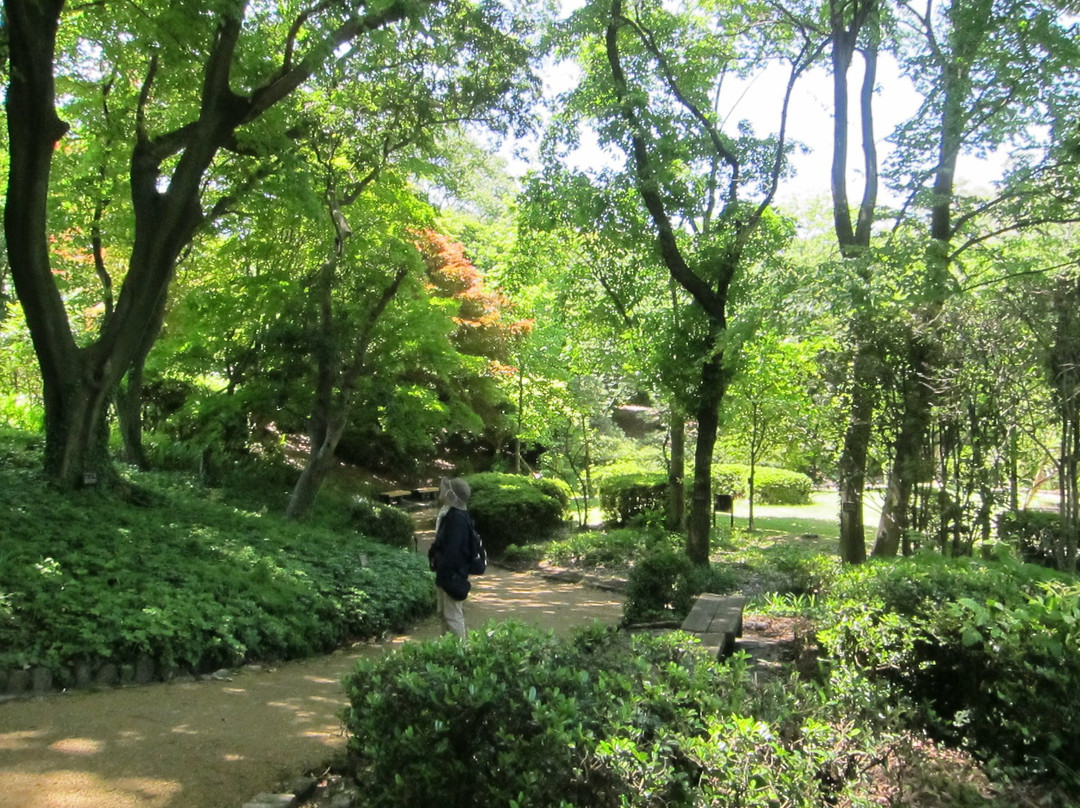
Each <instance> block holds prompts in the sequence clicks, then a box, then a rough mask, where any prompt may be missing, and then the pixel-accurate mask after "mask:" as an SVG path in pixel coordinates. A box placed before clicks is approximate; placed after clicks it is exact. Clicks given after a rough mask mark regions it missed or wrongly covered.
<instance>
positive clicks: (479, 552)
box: [469, 520, 487, 575]
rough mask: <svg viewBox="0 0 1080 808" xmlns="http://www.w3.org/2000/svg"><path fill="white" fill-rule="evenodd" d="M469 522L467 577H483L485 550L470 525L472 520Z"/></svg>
mask: <svg viewBox="0 0 1080 808" xmlns="http://www.w3.org/2000/svg"><path fill="white" fill-rule="evenodd" d="M469 522H470V524H469V529H470V538H469V575H483V574H484V572H485V571H486V570H487V550H485V549H484V542H483V540H482V539H481V538H480V534H479V533H477V532H476V528H475V527H474V526H473V525H472V520H469Z"/></svg>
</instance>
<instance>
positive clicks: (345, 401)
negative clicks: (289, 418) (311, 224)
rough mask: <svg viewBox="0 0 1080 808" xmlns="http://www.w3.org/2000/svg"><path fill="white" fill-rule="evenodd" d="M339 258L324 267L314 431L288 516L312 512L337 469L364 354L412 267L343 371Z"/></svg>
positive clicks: (401, 274) (380, 305)
mask: <svg viewBox="0 0 1080 808" xmlns="http://www.w3.org/2000/svg"><path fill="white" fill-rule="evenodd" d="M336 263H337V261H336V259H334V260H332V261H329V262H327V264H325V265H324V266H323V268H322V270H321V276H322V277H321V279H320V290H321V294H322V298H321V300H320V307H321V310H322V323H321V324H322V327H323V334H322V336H323V341H324V342H325V343H326V345H325V346H324V349H323V350H321V351H320V352H319V359H318V363H319V369H318V375H317V377H316V390H315V403H314V406H313V409H312V413H311V419H310V428H309V435H310V437H311V451H310V454H309V455H308V460H307V463H306V464H305V465H304V470H303V471H302V472H301V473H300V477H299V479H298V480H297V481H296V485H294V486H293V491H292V494H291V495H290V496H289V504H288V506H287V507H286V510H285V516H286V517H287V518H289V519H300V518H302V517H303V516H304V515H306V514H307V512H308V510H309V509H310V508H311V505H312V504H313V503H314V502H315V497H316V496H317V495H318V493H319V489H320V488H321V486H322V483H323V481H324V480H325V479H326V475H327V472H329V471H330V469H332V468H333V467H334V461H335V457H336V452H337V446H338V443H339V442H340V441H341V436H342V434H344V432H345V427H346V426H348V423H349V414H350V408H351V407H352V401H353V394H354V392H355V390H356V385H357V382H358V381H359V379H360V375H361V373H362V372H363V371H364V368H365V358H366V356H367V351H368V348H369V347H370V346H371V342H372V339H373V337H374V330H375V326H376V324H377V323H378V321H379V319H380V318H381V317H382V315H383V312H385V311H386V307H387V306H389V305H390V301H392V300H393V299H394V297H396V296H397V293H398V289H400V288H401V284H402V282H403V281H404V280H405V276H406V275H407V274H408V269H407V267H400V268H399V269H398V270H397V272H396V274H395V275H394V278H393V280H392V281H391V282H390V284H389V286H387V287H386V288H385V289H384V290H383V291H382V294H381V295H380V297H379V299H378V300H377V301H376V302H375V303H374V305H373V306H372V309H371V311H370V312H368V314H367V319H366V320H365V322H364V325H363V328H361V330H360V333H359V335H358V336H357V338H356V340H355V341H354V342H353V344H352V345H351V351H350V360H349V364H348V365H346V366H345V367H344V368H341V369H340V370H339V369H338V360H337V356H338V352H339V350H340V349H339V348H338V347H337V346H333V345H331V344H329V340H330V339H331V337H332V334H333V331H334V323H333V311H332V308H331V305H330V304H331V300H330V295H331V291H332V285H333V270H334V267H335V266H336Z"/></svg>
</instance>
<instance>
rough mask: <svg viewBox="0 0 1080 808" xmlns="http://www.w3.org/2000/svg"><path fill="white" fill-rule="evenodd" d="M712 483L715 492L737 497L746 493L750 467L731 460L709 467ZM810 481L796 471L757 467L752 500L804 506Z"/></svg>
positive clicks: (748, 485)
mask: <svg viewBox="0 0 1080 808" xmlns="http://www.w3.org/2000/svg"><path fill="white" fill-rule="evenodd" d="M713 486H714V488H715V491H716V492H717V493H732V494H734V495H735V496H736V497H738V498H745V497H747V496H749V495H750V467H749V466H743V465H738V464H734V463H726V464H723V465H718V466H713ZM813 487H814V484H813V482H812V481H811V479H810V478H809V477H807V476H806V475H805V474H802V473H800V472H798V471H788V470H787V469H775V468H771V467H770V466H757V467H756V468H755V469H754V499H755V500H756V501H757V502H758V503H760V504H763V505H764V504H768V505H806V504H808V503H809V502H810V492H811V491H812V490H813Z"/></svg>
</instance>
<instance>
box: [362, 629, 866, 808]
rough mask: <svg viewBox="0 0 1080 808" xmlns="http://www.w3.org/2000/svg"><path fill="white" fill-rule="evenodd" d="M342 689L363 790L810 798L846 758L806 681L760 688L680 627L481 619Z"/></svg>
mask: <svg viewBox="0 0 1080 808" xmlns="http://www.w3.org/2000/svg"><path fill="white" fill-rule="evenodd" d="M345 689H346V693H347V695H348V699H349V707H348V708H347V709H346V712H345V716H344V718H345V724H346V727H347V730H348V732H349V750H350V753H351V755H352V756H353V764H354V770H355V774H356V776H357V778H358V779H359V780H360V783H361V786H362V790H363V792H364V794H365V795H366V797H367V802H368V804H371V805H410V806H417V808H426V807H427V806H439V807H440V808H442V807H443V806H447V808H457V807H458V806H475V808H495V807H496V806H497V807H498V808H505V807H506V806H519V807H520V806H575V805H578V806H589V808H608V807H609V806H610V808H616V806H627V807H628V808H629V807H633V808H638V807H640V808H645V807H646V806H657V805H736V804H738V805H740V806H745V808H765V807H766V806H775V805H779V804H783V805H789V806H797V807H798V808H810V807H811V806H820V805H824V804H830V803H831V802H832V801H833V800H835V799H836V798H837V797H838V791H839V789H837V788H835V787H834V786H831V785H829V783H831V782H833V781H832V780H831V779H830V778H829V777H828V774H829V773H830V772H831V771H833V770H835V769H839V770H843V769H842V767H843V764H844V761H850V760H853V757H852V756H851V755H850V752H851V741H852V738H853V737H854V734H855V733H854V732H852V731H850V730H847V731H845V730H844V729H840V728H834V725H832V724H828V723H825V722H823V721H821V720H820V719H818V718H816V717H815V716H816V715H817V714H819V713H820V712H821V711H822V710H823V709H824V707H823V706H822V704H823V703H822V701H821V700H820V699H819V698H818V697H817V695H816V693H815V691H813V690H810V689H807V688H802V687H800V686H798V685H797V684H796V685H794V686H793V685H792V684H791V683H784V687H777V688H775V689H772V690H769V691H768V692H767V693H765V694H763V695H762V697H761V698H760V699H758V697H757V695H756V694H755V693H754V692H753V691H752V690H751V685H750V678H749V673H748V671H747V667H746V664H745V657H743V656H738V657H736V658H735V659H734V660H732V661H731V662H730V663H729V664H727V665H724V666H721V665H719V664H717V663H716V662H715V661H714V660H712V659H711V655H709V654H707V653H706V652H705V650H704V649H703V648H702V647H701V646H700V644H698V642H697V641H696V640H694V639H692V638H690V637H689V636H688V635H686V634H682V633H681V632H671V633H669V634H667V635H665V636H661V637H651V636H647V635H636V636H633V637H629V638H628V637H627V635H626V634H625V632H613V631H610V630H606V629H601V628H596V629H592V630H589V631H586V632H584V633H582V634H579V635H578V636H576V637H575V638H573V639H570V640H557V639H556V638H555V637H554V636H553V635H552V634H550V633H547V632H541V631H538V630H537V629H533V628H527V627H524V626H521V625H517V624H514V623H504V624H501V625H489V626H488V627H487V628H486V629H484V630H483V631H479V632H472V633H471V634H470V636H469V641H468V643H467V644H466V643H461V642H459V641H457V640H455V639H453V638H443V639H442V640H439V641H436V642H431V643H413V644H408V645H406V646H405V647H403V648H402V649H401V651H400V652H399V653H396V654H392V655H387V656H384V657H380V658H376V659H370V660H363V661H361V662H359V663H358V664H357V667H356V668H355V669H354V671H353V672H352V673H351V674H350V675H349V676H347V677H346V679H345ZM835 726H836V727H843V726H846V725H844V724H841V722H836V725H835Z"/></svg>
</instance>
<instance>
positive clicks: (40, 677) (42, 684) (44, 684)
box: [31, 668, 53, 696]
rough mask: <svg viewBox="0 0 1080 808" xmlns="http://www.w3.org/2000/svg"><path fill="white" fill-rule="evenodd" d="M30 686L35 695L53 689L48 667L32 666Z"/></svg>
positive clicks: (50, 672) (51, 675) (51, 676)
mask: <svg viewBox="0 0 1080 808" xmlns="http://www.w3.org/2000/svg"><path fill="white" fill-rule="evenodd" d="M31 687H32V688H33V690H34V693H36V694H37V695H39V696H40V695H44V694H45V693H48V692H50V691H51V690H52V689H53V674H52V671H51V670H49V669H48V668H34V670H33V672H32V673H31Z"/></svg>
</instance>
